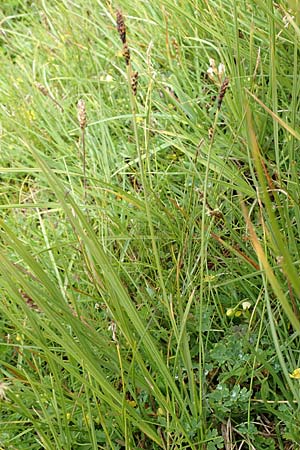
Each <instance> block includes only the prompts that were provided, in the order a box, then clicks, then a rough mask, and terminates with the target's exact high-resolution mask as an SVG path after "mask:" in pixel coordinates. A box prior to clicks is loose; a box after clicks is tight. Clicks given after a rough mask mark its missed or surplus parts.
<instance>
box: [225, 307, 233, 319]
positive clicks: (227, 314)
mask: <svg viewBox="0 0 300 450" xmlns="http://www.w3.org/2000/svg"><path fill="white" fill-rule="evenodd" d="M234 315H235V309H234V308H228V309H227V311H226V316H227V317H233V316H234Z"/></svg>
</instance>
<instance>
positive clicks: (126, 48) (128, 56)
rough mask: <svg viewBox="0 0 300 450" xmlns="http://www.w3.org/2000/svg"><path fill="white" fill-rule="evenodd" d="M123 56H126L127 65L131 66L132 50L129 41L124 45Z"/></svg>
mask: <svg viewBox="0 0 300 450" xmlns="http://www.w3.org/2000/svg"><path fill="white" fill-rule="evenodd" d="M123 56H124V58H125V62H126V66H129V62H130V50H129V48H128V45H127V43H126V42H125V44H124V45H123Z"/></svg>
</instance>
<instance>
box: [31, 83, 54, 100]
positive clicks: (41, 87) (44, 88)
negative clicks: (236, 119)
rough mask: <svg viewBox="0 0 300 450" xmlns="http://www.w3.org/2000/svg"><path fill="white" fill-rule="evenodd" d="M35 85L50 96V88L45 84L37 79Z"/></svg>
mask: <svg viewBox="0 0 300 450" xmlns="http://www.w3.org/2000/svg"><path fill="white" fill-rule="evenodd" d="M34 85H35V87H36V88H37V89H38V90H39V91H40V92H41V93H42V94H43V95H45V96H46V97H49V96H50V93H49V91H48V89H47V88H46V87H45V86H44V85H43V84H41V83H39V82H38V81H36V82H35V83H34Z"/></svg>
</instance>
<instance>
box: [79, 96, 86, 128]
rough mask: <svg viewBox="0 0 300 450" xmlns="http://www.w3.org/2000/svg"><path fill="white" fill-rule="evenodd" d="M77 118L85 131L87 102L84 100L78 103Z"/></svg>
mask: <svg viewBox="0 0 300 450" xmlns="http://www.w3.org/2000/svg"><path fill="white" fill-rule="evenodd" d="M77 117H78V122H79V126H80V128H81V129H82V130H84V129H85V127H86V124H87V118H86V107H85V101H84V100H83V99H82V98H81V99H80V100H79V101H78V103H77Z"/></svg>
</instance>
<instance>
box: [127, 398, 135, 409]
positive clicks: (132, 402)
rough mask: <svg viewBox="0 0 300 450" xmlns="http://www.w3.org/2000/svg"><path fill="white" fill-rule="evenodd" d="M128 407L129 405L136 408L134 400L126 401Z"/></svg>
mask: <svg viewBox="0 0 300 450" xmlns="http://www.w3.org/2000/svg"><path fill="white" fill-rule="evenodd" d="M126 401H127V403H128V405H130V406H131V407H132V408H135V407H136V406H137V403H136V402H135V401H134V400H126Z"/></svg>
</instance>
